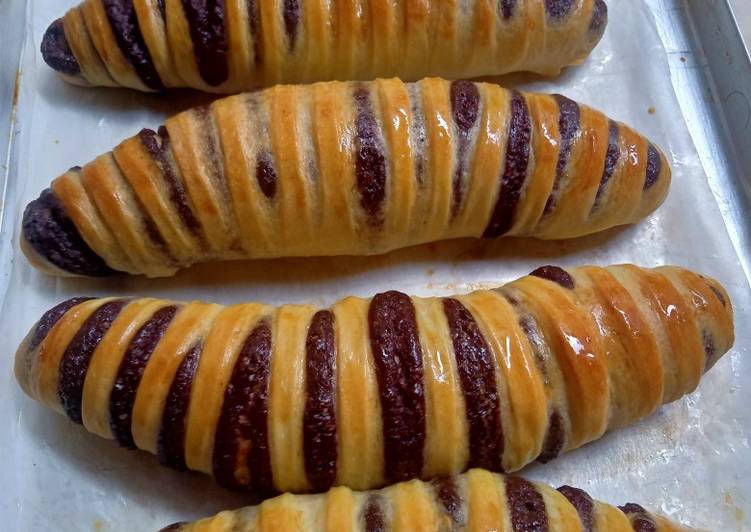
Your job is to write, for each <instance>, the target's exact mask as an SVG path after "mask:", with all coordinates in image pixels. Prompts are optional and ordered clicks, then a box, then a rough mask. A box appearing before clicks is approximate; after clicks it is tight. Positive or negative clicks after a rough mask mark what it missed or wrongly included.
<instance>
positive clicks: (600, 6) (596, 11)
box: [589, 0, 608, 35]
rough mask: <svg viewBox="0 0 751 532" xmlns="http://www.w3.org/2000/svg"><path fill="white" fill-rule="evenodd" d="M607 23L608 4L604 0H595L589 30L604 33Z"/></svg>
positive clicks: (599, 33)
mask: <svg viewBox="0 0 751 532" xmlns="http://www.w3.org/2000/svg"><path fill="white" fill-rule="evenodd" d="M607 23H608V5H607V4H606V3H605V1H604V0H595V6H594V8H593V9H592V20H590V21H589V31H590V32H592V33H594V34H596V35H602V33H603V31H604V30H605V26H606V25H607Z"/></svg>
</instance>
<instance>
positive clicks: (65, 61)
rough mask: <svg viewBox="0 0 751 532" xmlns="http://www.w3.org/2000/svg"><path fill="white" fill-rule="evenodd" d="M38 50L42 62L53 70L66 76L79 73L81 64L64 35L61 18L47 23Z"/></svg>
mask: <svg viewBox="0 0 751 532" xmlns="http://www.w3.org/2000/svg"><path fill="white" fill-rule="evenodd" d="M40 51H41V52H42V59H44V62H45V63H47V65H48V66H49V67H50V68H52V69H53V70H55V71H57V72H60V73H61V74H66V75H68V76H77V75H79V74H80V73H81V65H79V64H78V61H77V60H76V56H74V55H73V51H72V50H71V49H70V44H68V39H67V38H66V37H65V30H64V28H63V19H61V18H59V19H57V20H56V21H54V22H53V23H52V24H50V25H49V27H48V28H47V31H45V32H44V37H42V45H41V46H40Z"/></svg>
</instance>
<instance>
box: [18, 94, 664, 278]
mask: <svg viewBox="0 0 751 532" xmlns="http://www.w3.org/2000/svg"><path fill="white" fill-rule="evenodd" d="M670 176H671V174H670V167H669V166H668V162H667V160H666V159H665V156H664V155H663V154H662V152H661V151H660V150H659V149H658V148H657V147H656V146H655V145H654V144H653V143H651V142H650V141H649V140H647V139H646V138H644V137H643V136H642V135H640V134H638V133H636V132H635V131H634V130H633V129H631V128H629V127H628V126H626V125H624V124H621V123H617V122H615V121H613V120H609V119H608V118H607V117H606V116H605V115H603V114H602V113H600V112H598V111H595V110H593V109H590V108H589V107H586V106H585V105H580V104H577V103H576V102H574V101H572V100H570V99H568V98H566V97H564V96H560V95H553V96H551V95H543V94H524V93H521V92H517V91H510V90H506V89H503V88H501V87H499V86H497V85H492V84H486V83H473V82H468V81H455V82H450V81H445V80H442V79H426V80H423V81H420V82H417V83H406V84H405V83H403V82H402V81H400V80H398V79H390V80H377V81H374V82H367V83H359V82H331V83H319V84H315V85H304V86H297V85H294V86H277V87H274V88H272V89H268V90H264V91H259V92H254V93H248V94H242V95H238V96H232V97H228V98H225V99H221V100H219V101H217V102H215V103H213V104H212V105H211V106H210V107H201V108H196V109H193V110H190V111H187V112H184V113H181V114H179V115H177V116H175V117H173V118H171V119H169V120H167V123H166V126H164V127H161V128H159V130H158V132H155V131H152V130H148V129H145V130H143V131H141V132H140V133H139V134H138V135H136V136H135V137H132V138H130V139H128V140H126V141H124V142H123V143H122V144H120V145H119V146H118V147H117V148H115V149H114V150H113V151H112V152H109V153H106V154H104V155H102V156H100V157H98V158H97V159H96V160H94V161H93V162H91V163H89V164H87V165H85V166H84V167H83V168H81V167H75V168H72V169H71V170H70V171H68V172H66V173H65V174H63V175H62V176H60V177H59V178H57V179H56V180H55V181H54V182H53V183H52V186H51V189H48V190H45V191H44V192H43V193H42V194H41V195H40V197H39V198H38V199H36V200H34V201H32V202H31V203H30V204H29V206H28V207H27V210H26V212H25V213H24V220H23V225H22V234H21V242H22V245H23V249H24V250H25V251H26V252H27V256H28V257H29V259H30V260H31V262H32V263H33V264H34V265H35V266H37V267H40V268H42V269H43V270H46V271H48V272H50V273H53V274H60V273H61V272H63V273H66V274H71V275H107V274H111V273H113V272H114V271H118V272H127V273H131V274H145V275H148V276H152V277H158V276H168V275H173V274H174V273H175V272H176V271H177V270H178V269H180V268H184V267H187V266H189V265H191V264H194V263H197V262H206V261H212V260H227V259H240V258H269V257H284V256H315V255H363V254H376V253H383V252H386V251H389V250H392V249H396V248H401V247H406V246H411V245H416V244H420V243H424V242H430V241H435V240H442V239H449V238H459V237H475V238H480V237H485V238H495V237H500V236H505V235H509V236H531V237H537V238H542V239H561V238H570V237H576V236H580V235H585V234H589V233H593V232H596V231H601V230H604V229H607V228H610V227H613V226H617V225H623V224H629V223H634V222H637V221H639V220H641V219H643V218H644V217H646V216H647V215H649V214H650V213H651V212H652V211H654V210H655V209H656V208H657V207H658V206H659V205H660V204H661V203H662V201H663V200H664V198H665V196H666V194H667V191H668V187H669V185H670Z"/></svg>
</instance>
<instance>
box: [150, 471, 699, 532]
mask: <svg viewBox="0 0 751 532" xmlns="http://www.w3.org/2000/svg"><path fill="white" fill-rule="evenodd" d="M282 530H283V531H303V530H304V531H306V532H344V531H347V532H386V531H393V532H415V531H424V532H443V531H456V532H459V531H467V532H486V531H488V530H504V531H508V532H678V531H681V530H686V529H684V528H683V527H681V526H679V525H677V524H674V523H671V522H670V521H669V520H668V519H666V518H664V517H662V516H659V515H655V514H653V513H650V512H648V511H647V510H645V509H644V508H643V507H641V506H639V505H638V504H634V503H629V504H626V505H625V506H620V507H618V508H616V507H615V506H611V505H609V504H606V503H603V502H600V501H596V500H593V499H592V497H590V496H589V494H587V493H586V492H585V491H583V490H580V489H577V488H572V487H571V486H561V487H560V488H558V490H554V489H553V488H551V487H550V486H547V485H545V484H542V483H540V482H530V481H528V480H525V479H523V478H520V477H511V476H509V477H504V476H502V475H498V474H493V473H489V472H488V471H484V470H482V469H473V470H471V471H469V472H467V473H465V474H463V475H457V476H455V477H447V478H441V479H436V480H434V481H433V482H430V483H428V482H422V481H419V480H413V481H411V482H402V483H399V484H395V485H393V486H390V487H388V488H385V489H381V490H378V491H365V492H357V491H352V490H350V489H349V488H346V487H338V488H333V489H331V490H329V491H328V492H327V493H325V494H321V495H290V494H285V495H281V496H278V497H275V498H273V499H268V500H266V501H264V502H263V503H262V504H260V505H258V506H248V507H246V508H242V509H240V510H235V511H231V512H230V511H228V512H222V513H220V514H217V515H215V516H214V517H209V518H207V519H202V520H200V521H196V522H195V523H175V524H174V525H171V526H168V527H166V528H164V529H162V531H161V532H277V531H282Z"/></svg>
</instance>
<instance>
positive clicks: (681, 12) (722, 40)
mask: <svg viewBox="0 0 751 532" xmlns="http://www.w3.org/2000/svg"><path fill="white" fill-rule="evenodd" d="M649 5H650V7H651V8H652V11H653V13H654V15H655V19H656V21H657V26H658V31H659V32H660V36H661V37H662V40H663V43H664V45H665V48H666V50H667V53H668V58H669V64H670V70H671V77H672V81H673V86H674V89H675V92H676V95H677V98H678V101H679V104H680V106H681V110H682V111H683V115H684V118H685V120H686V125H687V126H688V129H689V132H690V134H691V137H692V138H693V140H694V144H695V145H696V149H697V151H698V153H699V157H700V159H701V163H702V166H703V167H704V170H705V172H706V174H707V176H708V179H709V184H710V187H711V188H712V192H713V193H714V195H715V198H716V199H717V203H718V205H719V207H720V211H721V212H722V216H723V218H724V220H725V225H726V226H727V230H728V233H729V234H730V238H731V240H732V242H733V245H734V247H735V249H736V252H737V254H738V256H739V258H740V261H741V264H742V266H743V269H744V271H745V274H746V278H747V279H748V280H749V281H751V216H749V214H748V213H749V208H750V207H751V56H749V50H751V25H749V24H747V27H744V28H743V29H744V30H745V31H744V33H742V32H741V28H739V26H738V21H740V20H744V21H746V22H747V21H749V20H751V2H748V0H651V1H650V2H649ZM744 34H745V36H746V38H747V39H749V40H748V41H746V42H744Z"/></svg>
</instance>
